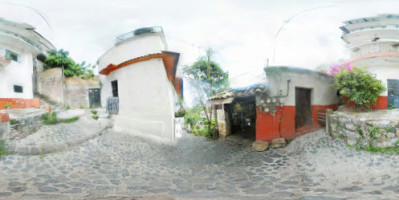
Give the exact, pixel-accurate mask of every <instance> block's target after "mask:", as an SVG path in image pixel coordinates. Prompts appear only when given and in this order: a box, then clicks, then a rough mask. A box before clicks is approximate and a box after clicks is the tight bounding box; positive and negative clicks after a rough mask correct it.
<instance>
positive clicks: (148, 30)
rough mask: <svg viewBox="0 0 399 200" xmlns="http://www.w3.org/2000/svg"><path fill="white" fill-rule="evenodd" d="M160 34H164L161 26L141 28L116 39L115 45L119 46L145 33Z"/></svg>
mask: <svg viewBox="0 0 399 200" xmlns="http://www.w3.org/2000/svg"><path fill="white" fill-rule="evenodd" d="M159 32H163V29H162V27H161V26H155V27H145V28H139V29H136V30H134V31H131V32H128V33H125V34H123V35H120V36H118V37H117V38H116V41H115V44H118V43H120V42H121V41H123V40H126V39H129V38H132V37H135V36H137V35H142V34H145V33H159Z"/></svg>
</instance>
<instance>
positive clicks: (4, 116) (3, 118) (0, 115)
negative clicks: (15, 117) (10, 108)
mask: <svg viewBox="0 0 399 200" xmlns="http://www.w3.org/2000/svg"><path fill="white" fill-rule="evenodd" d="M8 121H10V118H9V117H8V113H0V122H8Z"/></svg>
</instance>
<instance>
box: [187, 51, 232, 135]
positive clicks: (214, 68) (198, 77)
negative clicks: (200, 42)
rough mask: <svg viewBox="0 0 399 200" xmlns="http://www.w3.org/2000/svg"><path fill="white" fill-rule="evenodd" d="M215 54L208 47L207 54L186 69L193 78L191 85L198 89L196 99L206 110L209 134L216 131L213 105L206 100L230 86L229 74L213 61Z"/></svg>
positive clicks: (190, 77)
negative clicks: (213, 126)
mask: <svg viewBox="0 0 399 200" xmlns="http://www.w3.org/2000/svg"><path fill="white" fill-rule="evenodd" d="M213 54H214V52H213V50H212V49H208V50H207V51H206V56H202V57H199V58H198V60H197V61H196V62H195V63H194V64H193V65H191V66H189V67H187V68H185V69H184V73H185V75H186V77H187V78H189V79H190V80H191V81H190V84H191V86H192V87H194V88H195V89H196V93H195V94H196V100H197V102H198V104H199V105H200V106H201V107H202V109H203V111H204V112H205V116H206V124H207V125H208V133H209V134H208V135H210V134H212V132H213V131H214V130H213V128H212V125H211V124H212V110H213V109H212V106H208V105H207V103H206V101H207V100H208V99H209V97H211V96H212V95H213V94H216V93H218V92H220V91H222V90H224V89H227V88H228V87H229V82H228V79H229V74H228V72H225V71H223V69H222V68H221V67H220V66H219V65H218V64H217V63H215V62H214V61H212V56H213ZM207 113H209V115H208V114H207ZM215 119H216V116H215Z"/></svg>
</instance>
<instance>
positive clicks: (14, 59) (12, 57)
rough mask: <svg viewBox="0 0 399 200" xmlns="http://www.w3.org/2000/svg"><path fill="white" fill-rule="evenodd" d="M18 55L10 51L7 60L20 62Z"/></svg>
mask: <svg viewBox="0 0 399 200" xmlns="http://www.w3.org/2000/svg"><path fill="white" fill-rule="evenodd" d="M18 57H19V56H18V54H17V53H15V52H12V51H10V50H8V49H7V50H6V59H8V60H13V61H15V62H19V59H18Z"/></svg>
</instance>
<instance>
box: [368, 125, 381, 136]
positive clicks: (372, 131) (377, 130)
mask: <svg viewBox="0 0 399 200" xmlns="http://www.w3.org/2000/svg"><path fill="white" fill-rule="evenodd" d="M369 131H370V134H371V136H373V138H379V137H380V136H379V134H380V128H378V127H376V126H372V127H370V128H369Z"/></svg>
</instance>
